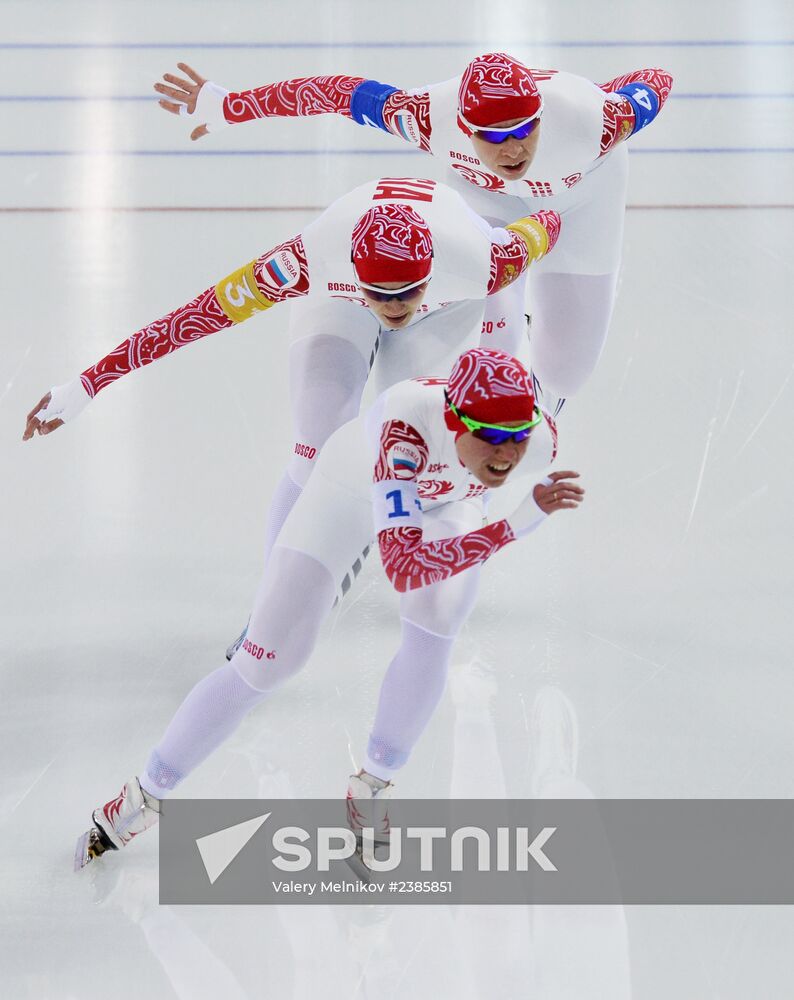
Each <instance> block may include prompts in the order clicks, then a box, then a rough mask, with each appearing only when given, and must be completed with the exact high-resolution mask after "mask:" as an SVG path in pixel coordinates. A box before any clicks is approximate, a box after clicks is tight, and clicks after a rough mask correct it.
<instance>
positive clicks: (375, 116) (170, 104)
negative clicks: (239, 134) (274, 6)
mask: <svg viewBox="0 0 794 1000" xmlns="http://www.w3.org/2000/svg"><path fill="white" fill-rule="evenodd" d="M178 66H179V69H180V70H181V71H182V72H183V73H184V74H186V76H187V77H189V79H185V77H180V76H175V75H173V74H171V73H166V74H165V75H164V76H163V80H164V81H165V83H156V84H155V85H154V89H155V90H156V91H157V92H158V93H159V94H162V95H163V99H162V100H161V101H160V107H162V108H164V109H165V110H166V111H170V112H171V113H172V114H176V115H186V116H187V117H189V118H190V119H191V120H192V121H195V122H198V123H199V124H197V125H196V127H195V128H194V129H193V131H192V132H191V135H190V138H191V139H200V138H201V136H203V135H206V134H207V133H208V132H216V131H218V130H219V129H221V128H225V127H226V126H227V125H235V124H239V123H241V122H249V121H254V120H255V119H258V118H297V117H301V118H302V117H308V116H311V115H327V114H336V115H342V117H344V118H349V119H351V120H352V121H354V122H356V123H357V124H358V125H368V126H370V127H373V128H379V129H382V130H383V131H384V132H390V133H391V134H392V135H396V136H398V137H399V138H401V139H405V140H406V142H410V143H413V144H414V145H418V146H420V147H421V148H422V149H425V150H427V149H429V148H430V147H429V138H430V98H429V96H428V95H427V94H426V93H419V94H409V93H407V92H406V91H404V90H399V89H398V88H397V87H392V86H391V85H390V84H385V83H379V82H378V81H377V80H366V79H365V78H364V77H362V76H344V75H341V74H336V75H334V76H307V77H299V78H298V79H295V80H283V81H281V82H279V83H268V84H265V85H264V86H263V87H254V88H253V89H251V90H241V91H237V92H234V93H230V92H229V91H227V90H225V89H224V88H223V87H219V86H217V84H214V83H212V82H210V81H208V80H205V79H204V77H202V76H201V75H200V74H199V73H197V72H196V71H195V70H194V69H192V67H190V66H188V65H187V63H178Z"/></svg>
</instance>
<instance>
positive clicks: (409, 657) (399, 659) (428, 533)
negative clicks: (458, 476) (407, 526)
mask: <svg viewBox="0 0 794 1000" xmlns="http://www.w3.org/2000/svg"><path fill="white" fill-rule="evenodd" d="M481 523H482V506H481V504H479V503H476V502H475V503H472V502H461V503H457V504H451V505H449V507H446V508H442V509H441V510H439V511H438V513H437V514H434V513H430V514H426V515H425V522H424V526H423V531H424V535H425V537H427V538H432V539H439V538H450V537H454V536H455V535H459V534H461V533H463V532H466V531H471V530H472V529H473V528H475V527H478V526H479V525H480V524H481ZM478 584H479V567H473V568H472V569H469V570H466V571H465V572H463V573H459V574H458V575H457V576H454V577H450V579H448V580H443V581H442V582H441V583H435V584H432V585H430V586H429V587H423V588H421V589H420V590H416V591H412V592H410V593H408V594H405V595H403V597H402V599H401V603H400V615H401V618H402V641H401V644H400V648H399V649H398V651H397V653H396V654H395V656H394V658H393V659H392V661H391V663H390V664H389V667H388V669H387V671H386V675H385V677H384V679H383V684H382V685H381V691H380V697H379V701H378V710H377V715H376V718H375V724H374V726H373V728H372V732H371V734H370V738H369V742H368V746H367V756H366V761H365V764H364V770H365V771H367V772H368V773H370V774H373V775H375V776H376V777H378V778H380V779H382V780H383V781H388V780H390V778H391V777H392V776H393V775H394V774H395V772H396V771H397V770H399V768H401V767H402V766H403V765H404V764H405V763H406V761H407V760H408V757H409V755H410V753H411V750H412V749H413V747H414V745H415V743H416V742H417V740H418V739H419V737H420V736H421V735H422V733H423V732H424V730H425V728H426V726H427V724H428V722H429V721H430V719H431V717H432V715H433V712H434V711H435V709H436V706H437V705H438V702H439V700H440V698H441V695H442V694H443V692H444V686H445V684H446V679H447V670H448V667H449V660H450V655H451V653H452V647H453V645H454V642H455V638H456V636H457V634H458V632H459V631H460V629H461V628H462V626H463V623H464V622H465V621H466V619H467V618H468V616H469V614H470V613H471V610H472V608H473V607H474V603H475V601H476V597H477V589H478Z"/></svg>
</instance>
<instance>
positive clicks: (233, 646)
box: [226, 618, 251, 660]
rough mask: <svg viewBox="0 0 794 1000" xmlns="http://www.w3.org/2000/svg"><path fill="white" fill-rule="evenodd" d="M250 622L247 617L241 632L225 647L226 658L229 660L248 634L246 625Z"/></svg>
mask: <svg viewBox="0 0 794 1000" xmlns="http://www.w3.org/2000/svg"><path fill="white" fill-rule="evenodd" d="M250 624H251V619H250V618H249V619H248V621H247V622H246V623H245V628H244V629H243V630H242V632H241V633H240V634H239V635H238V636H237V638H236V639H235V640H234V642H233V643H232V644H231V645H230V646H227V647H226V659H227V660H231V658H232V657H233V656H234V654H235V653H236V652H237V650H238V649H239V648H240V646H242V644H243V643H244V642H245V637H246V636H247V635H248V626H249V625H250Z"/></svg>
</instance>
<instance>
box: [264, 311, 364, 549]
mask: <svg viewBox="0 0 794 1000" xmlns="http://www.w3.org/2000/svg"><path fill="white" fill-rule="evenodd" d="M378 331H379V325H378V322H377V320H376V319H375V318H374V317H373V316H372V315H371V313H369V312H368V311H367V310H366V309H362V308H361V307H360V306H357V305H354V304H352V303H350V302H342V301H338V302H337V301H333V300H331V301H327V300H323V301H320V302H314V301H306V302H294V303H292V304H291V306H290V337H291V346H290V355H289V378H290V400H291V408H292V423H293V428H294V435H295V438H294V441H293V443H292V446H291V454H290V459H289V462H288V465H287V468H286V470H285V472H284V475H283V476H282V478H281V481H280V482H279V484H278V486H277V487H276V490H275V493H274V494H273V499H272V501H271V504H270V509H269V511H268V518H267V530H266V534H265V563H267V559H268V557H269V555H270V552H271V550H272V548H273V546H274V545H275V544H276V539H277V538H278V535H279V532H280V531H281V528H282V526H283V524H284V522H285V521H286V519H287V516H288V515H289V512H290V511H291V510H292V508H293V506H294V505H295V503H296V501H297V499H298V497H299V496H300V494H301V490H302V489H303V487H304V486H305V485H306V483H307V481H308V479H309V476H310V475H311V472H312V469H313V468H314V467H315V465H316V464H317V457H318V455H319V454H320V451H321V450H322V447H323V445H324V444H325V442H326V441H327V440H328V438H329V437H330V436H331V435H332V434H333V433H334V431H335V430H336V429H337V428H339V427H341V426H342V424H345V423H347V421H348V420H352V419H353V417H355V416H357V414H358V411H359V407H360V406H361V395H362V393H363V391H364V386H365V385H366V382H367V377H368V375H369V370H370V368H371V367H372V362H373V361H374V358H375V353H376V350H377V344H378Z"/></svg>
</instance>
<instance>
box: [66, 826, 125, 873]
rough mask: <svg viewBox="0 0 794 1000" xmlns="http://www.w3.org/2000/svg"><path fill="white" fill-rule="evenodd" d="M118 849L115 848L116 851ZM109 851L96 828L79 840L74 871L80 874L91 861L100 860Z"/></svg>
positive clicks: (76, 847) (75, 849)
mask: <svg viewBox="0 0 794 1000" xmlns="http://www.w3.org/2000/svg"><path fill="white" fill-rule="evenodd" d="M115 849H116V848H114V850H115ZM105 851H107V847H105V845H104V844H103V843H102V840H101V838H100V834H99V832H98V831H97V829H96V828H95V827H92V828H91V829H90V830H86V832H85V833H84V834H83V835H82V836H81V837H78V838H77V843H76V844H75V848H74V870H75V871H76V872H79V871H80V869H81V868H85V866H86V865H87V864H88V862H89V861H93V860H94V858H100V857H102V855H103V854H104V853H105Z"/></svg>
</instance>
